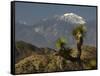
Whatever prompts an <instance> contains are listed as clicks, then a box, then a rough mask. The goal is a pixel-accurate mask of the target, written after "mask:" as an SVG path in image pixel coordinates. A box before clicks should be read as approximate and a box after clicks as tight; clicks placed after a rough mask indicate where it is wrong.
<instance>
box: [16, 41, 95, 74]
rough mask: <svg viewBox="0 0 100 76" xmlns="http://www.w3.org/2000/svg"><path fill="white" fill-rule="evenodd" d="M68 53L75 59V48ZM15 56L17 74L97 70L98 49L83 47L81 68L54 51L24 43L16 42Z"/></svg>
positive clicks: (76, 62)
mask: <svg viewBox="0 0 100 76" xmlns="http://www.w3.org/2000/svg"><path fill="white" fill-rule="evenodd" d="M66 51H71V54H70V55H71V56H72V57H73V58H75V56H76V54H77V50H76V49H75V48H72V49H70V50H67V49H66ZM15 55H16V64H15V72H16V74H23V73H40V72H58V71H68V70H81V69H96V48H95V47H93V46H83V48H82V55H81V63H82V65H81V66H80V65H79V63H78V61H75V60H74V61H72V60H70V59H66V58H65V57H63V56H62V55H60V54H58V51H56V50H54V49H50V48H38V47H36V46H33V45H31V44H28V43H25V42H23V41H20V42H16V54H15ZM64 55H67V53H65V54H64Z"/></svg>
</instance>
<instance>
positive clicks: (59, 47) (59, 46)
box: [56, 37, 67, 50]
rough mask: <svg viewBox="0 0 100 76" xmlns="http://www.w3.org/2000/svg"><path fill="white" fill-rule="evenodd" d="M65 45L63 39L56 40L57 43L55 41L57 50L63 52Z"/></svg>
mask: <svg viewBox="0 0 100 76" xmlns="http://www.w3.org/2000/svg"><path fill="white" fill-rule="evenodd" d="M66 43H67V41H66V39H65V38H64V37H60V38H58V39H57V41H56V47H57V49H59V50H60V49H62V50H64V49H65V45H66Z"/></svg>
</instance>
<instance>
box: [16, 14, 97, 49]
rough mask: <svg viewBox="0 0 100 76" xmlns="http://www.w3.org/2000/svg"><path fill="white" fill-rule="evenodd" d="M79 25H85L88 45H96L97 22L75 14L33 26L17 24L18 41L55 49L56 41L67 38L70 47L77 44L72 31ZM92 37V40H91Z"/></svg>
mask: <svg viewBox="0 0 100 76" xmlns="http://www.w3.org/2000/svg"><path fill="white" fill-rule="evenodd" d="M78 24H85V25H86V27H87V29H88V32H87V37H86V38H85V43H86V44H93V45H95V44H96V21H95V20H93V21H86V20H85V19H84V18H83V17H81V16H79V15H77V14H75V13H65V14H63V15H54V16H52V17H48V18H45V19H42V20H40V21H38V22H37V23H35V24H34V25H31V26H28V25H27V26H25V25H24V24H23V25H20V24H17V23H16V40H23V41H26V42H30V43H32V44H34V45H37V46H40V47H50V48H54V47H55V41H56V40H57V39H58V38H59V37H62V36H64V37H66V38H67V40H68V44H69V45H73V44H75V42H74V40H73V36H72V30H73V28H74V27H76V26H77V25H78ZM91 37H92V39H91Z"/></svg>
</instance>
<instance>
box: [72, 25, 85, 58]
mask: <svg viewBox="0 0 100 76" xmlns="http://www.w3.org/2000/svg"><path fill="white" fill-rule="evenodd" d="M72 34H73V36H74V38H75V40H76V43H77V50H78V53H79V54H78V56H77V58H78V60H80V57H81V51H82V45H83V41H84V37H85V34H86V27H85V25H82V24H81V25H78V26H77V27H76V28H74V30H73V31H72Z"/></svg>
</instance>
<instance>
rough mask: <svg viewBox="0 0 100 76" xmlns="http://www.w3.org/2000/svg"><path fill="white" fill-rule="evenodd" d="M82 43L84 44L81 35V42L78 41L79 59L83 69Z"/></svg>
mask: <svg viewBox="0 0 100 76" xmlns="http://www.w3.org/2000/svg"><path fill="white" fill-rule="evenodd" d="M82 45H83V38H82V37H80V40H79V42H77V50H78V57H77V60H78V62H79V65H80V69H83V65H82V62H81V53H82Z"/></svg>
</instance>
